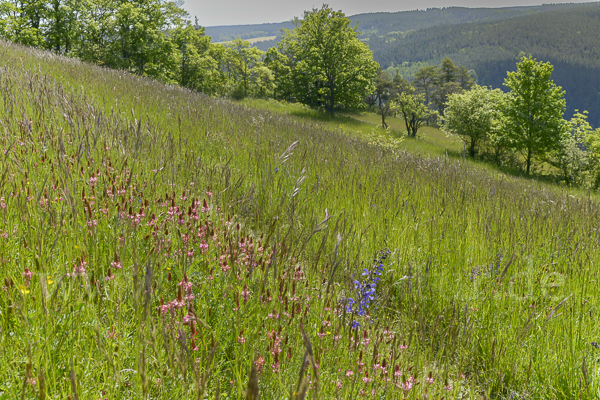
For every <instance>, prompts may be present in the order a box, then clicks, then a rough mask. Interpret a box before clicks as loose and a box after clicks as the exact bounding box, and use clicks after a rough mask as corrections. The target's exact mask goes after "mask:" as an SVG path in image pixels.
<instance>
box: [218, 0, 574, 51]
mask: <svg viewBox="0 0 600 400" xmlns="http://www.w3.org/2000/svg"><path fill="white" fill-rule="evenodd" d="M570 7H572V5H571V4H549V5H548V4H545V5H542V6H529V7H505V8H465V7H446V8H429V9H427V10H415V11H399V12H375V13H365V14H356V15H352V16H350V20H351V21H352V24H353V25H354V24H359V29H360V31H361V32H362V33H363V37H368V36H370V35H386V34H388V33H390V32H408V31H413V30H418V29H423V28H428V27H430V26H444V25H454V24H460V23H465V22H485V21H500V20H504V19H508V18H514V17H517V16H521V15H530V14H535V13H540V12H545V11H549V10H558V9H564V8H570ZM342 11H343V10H342ZM297 17H300V18H301V17H302V16H301V15H299V16H297ZM290 19H291V17H290ZM282 28H285V29H293V28H294V24H293V22H291V21H286V22H280V23H269V24H253V25H224V26H209V27H207V28H206V34H207V35H208V36H211V37H212V38H213V41H216V42H221V41H227V40H232V39H237V38H240V39H251V38H256V37H263V36H272V35H279V34H280V31H281V29H282Z"/></svg>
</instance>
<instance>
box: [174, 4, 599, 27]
mask: <svg viewBox="0 0 600 400" xmlns="http://www.w3.org/2000/svg"><path fill="white" fill-rule="evenodd" d="M572 2H574V3H585V2H587V1H581V0H575V1H572ZM327 3H328V4H329V6H330V7H331V8H333V9H334V10H342V11H343V12H344V13H345V14H346V15H348V16H350V15H354V14H361V13H368V12H379V11H388V12H394V11H407V10H416V9H419V10H423V9H426V8H429V7H439V8H441V7H451V6H461V7H512V6H531V5H540V4H542V3H543V1H535V0H534V1H531V0H520V1H519V0H485V1H481V0H480V1H477V0H451V1H448V0H420V1H406V0H329V1H328V2H327ZM322 5H323V3H319V2H314V0H294V1H287V0H253V1H252V0H250V1H249V0H220V1H219V0H216V1H215V0H185V3H184V5H183V8H184V9H186V10H187V11H188V12H189V13H190V16H191V19H192V21H194V16H197V17H198V23H199V24H200V25H202V26H216V25H245V24H262V23H267V22H283V21H289V20H291V19H292V18H293V17H295V16H296V17H301V16H302V15H303V14H304V10H310V9H312V8H313V7H314V8H320V7H321V6H322Z"/></svg>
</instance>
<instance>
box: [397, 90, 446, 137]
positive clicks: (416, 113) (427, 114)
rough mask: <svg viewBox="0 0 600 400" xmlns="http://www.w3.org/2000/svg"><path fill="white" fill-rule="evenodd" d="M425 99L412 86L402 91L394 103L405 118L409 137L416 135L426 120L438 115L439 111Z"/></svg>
mask: <svg viewBox="0 0 600 400" xmlns="http://www.w3.org/2000/svg"><path fill="white" fill-rule="evenodd" d="M424 101H425V98H424V95H423V94H415V93H414V88H413V87H410V88H409V89H408V90H406V91H404V92H402V93H400V95H399V96H398V97H397V98H396V99H395V100H394V101H393V103H392V109H393V110H394V111H395V112H396V113H399V114H400V115H401V116H402V118H403V119H404V124H405V125H406V133H407V136H408V137H411V138H414V137H416V136H417V132H418V130H419V128H421V126H423V124H424V123H425V121H427V120H428V119H429V118H431V117H434V116H436V115H437V111H434V110H432V109H431V108H429V107H428V106H427V105H426V104H425V103H424Z"/></svg>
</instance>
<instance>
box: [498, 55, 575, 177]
mask: <svg viewBox="0 0 600 400" xmlns="http://www.w3.org/2000/svg"><path fill="white" fill-rule="evenodd" d="M552 69H553V67H552V65H551V64H550V63H543V62H541V61H540V62H537V61H536V60H535V59H534V58H532V57H531V56H529V57H522V58H521V61H520V62H519V63H518V64H517V71H516V72H508V76H507V77H506V79H505V81H504V85H505V86H506V87H507V88H508V89H510V92H509V93H508V94H507V95H506V101H504V102H503V103H502V113H503V115H504V118H503V127H502V129H503V130H504V134H505V135H506V137H507V139H508V144H509V146H510V147H511V148H513V149H514V150H515V151H518V152H520V153H522V154H523V157H524V158H525V164H526V171H527V174H529V173H530V170H531V165H532V162H533V160H534V158H536V157H538V158H543V157H544V156H545V155H546V153H547V152H548V151H549V150H551V149H552V148H554V147H557V146H558V145H559V144H560V141H561V138H562V135H563V133H564V132H565V131H566V130H567V129H568V127H567V124H566V122H565V120H564V119H563V115H564V112H565V107H566V102H565V98H564V95H565V92H564V90H562V88H561V87H560V86H556V85H555V84H554V82H553V81H552V79H551V74H552Z"/></svg>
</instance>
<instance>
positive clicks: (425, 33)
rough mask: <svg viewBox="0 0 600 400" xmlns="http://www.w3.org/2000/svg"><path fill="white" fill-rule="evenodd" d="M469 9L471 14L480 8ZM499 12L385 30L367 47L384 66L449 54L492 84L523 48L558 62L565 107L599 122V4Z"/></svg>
mask: <svg viewBox="0 0 600 400" xmlns="http://www.w3.org/2000/svg"><path fill="white" fill-rule="evenodd" d="M466 10H468V11H471V12H473V14H476V13H477V12H479V11H480V10H478V9H466ZM487 11H489V12H490V13H491V14H493V13H494V11H492V10H487ZM507 11H508V10H507ZM495 13H496V14H498V16H500V15H503V16H504V17H506V18H504V19H503V18H499V21H496V22H482V21H481V20H480V21H479V22H473V23H456V24H453V25H452V24H448V25H445V24H446V21H440V22H439V23H438V24H437V26H431V27H428V28H425V29H421V30H418V31H414V32H411V33H409V34H408V35H406V36H404V37H396V36H395V40H393V41H392V40H389V38H387V36H385V35H384V36H383V37H381V38H376V37H370V40H369V42H368V43H369V47H370V48H371V50H373V54H374V59H375V60H376V61H378V62H379V63H380V64H381V65H382V67H383V68H386V67H387V66H390V65H400V64H402V63H404V62H406V63H407V64H414V63H417V62H424V63H429V64H431V65H433V64H439V63H440V62H441V61H442V59H443V58H444V57H450V58H451V59H452V60H453V61H454V62H455V63H457V64H460V65H464V66H465V67H466V68H467V69H468V70H474V71H476V76H477V83H479V84H481V85H487V86H490V87H494V88H500V87H501V86H502V83H503V80H504V78H505V76H506V71H507V70H513V68H514V65H515V60H518V59H520V55H519V54H520V53H521V52H524V53H525V54H531V55H532V56H534V57H536V58H537V59H542V60H544V61H548V62H551V63H552V64H553V65H554V66H555V69H554V73H553V78H554V80H555V82H556V83H557V84H558V85H560V86H562V87H563V88H564V89H565V90H566V92H567V93H566V101H567V110H566V111H567V113H568V114H571V115H572V114H573V113H574V110H575V109H580V110H581V109H585V110H589V111H590V117H589V120H590V124H591V125H592V126H595V127H600V97H599V96H598V91H599V90H598V89H599V88H600V72H599V70H600V63H599V62H598V60H600V46H599V45H598V41H597V40H596V38H597V37H600V24H598V18H599V15H600V7H599V5H598V4H597V3H587V4H562V5H556V7H552V6H548V7H540V8H538V9H537V10H535V11H533V12H530V13H529V12H524V13H522V14H520V15H519V14H512V13H511V12H506V13H503V12H501V11H500V10H496V11H495ZM432 15H433V12H432ZM361 28H364V27H363V22H361ZM472 76H473V77H474V75H472Z"/></svg>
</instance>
